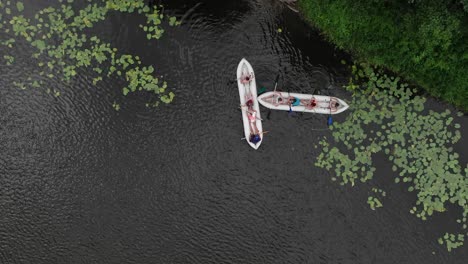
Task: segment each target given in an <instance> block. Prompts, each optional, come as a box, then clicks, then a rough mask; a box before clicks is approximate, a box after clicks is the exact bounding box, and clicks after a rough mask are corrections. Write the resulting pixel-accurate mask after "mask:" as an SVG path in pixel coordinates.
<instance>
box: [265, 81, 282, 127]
mask: <svg viewBox="0 0 468 264" xmlns="http://www.w3.org/2000/svg"><path fill="white" fill-rule="evenodd" d="M278 80H279V73H278V74H276V78H275V89H273V96H274V95H275V94H274V93H275V92H276V87H277V86H278ZM273 98H274V97H273ZM270 115H271V109H270V108H268V113H267V119H268V120H270Z"/></svg>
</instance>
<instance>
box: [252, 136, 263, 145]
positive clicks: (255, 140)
mask: <svg viewBox="0 0 468 264" xmlns="http://www.w3.org/2000/svg"><path fill="white" fill-rule="evenodd" d="M260 140H262V139H261V138H260V135H252V136H251V137H250V142H252V143H254V144H257V143H258V142H260Z"/></svg>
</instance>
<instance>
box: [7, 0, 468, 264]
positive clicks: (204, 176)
mask: <svg viewBox="0 0 468 264" xmlns="http://www.w3.org/2000/svg"><path fill="white" fill-rule="evenodd" d="M28 4H29V5H35V6H36V7H37V6H41V5H42V4H41V3H37V2H34V3H33V2H31V3H28ZM165 4H166V7H165V11H166V12H168V13H169V14H172V15H176V16H177V17H179V18H183V20H182V22H183V23H182V25H181V26H180V27H176V28H170V27H168V28H167V32H166V33H165V35H164V37H163V38H162V39H161V40H159V41H147V40H146V39H145V35H144V33H143V32H141V31H140V30H138V24H139V23H141V21H142V18H141V17H139V16H138V15H123V14H119V13H113V14H111V15H110V17H109V18H108V19H107V20H106V21H105V22H103V23H101V24H100V25H98V26H97V27H96V28H95V29H94V30H93V31H92V32H89V34H99V35H100V36H101V37H102V38H103V39H105V40H107V41H109V42H111V43H112V45H113V46H115V47H118V49H119V50H120V51H122V52H127V53H131V54H136V55H139V56H140V57H141V58H142V61H143V63H145V64H154V66H155V68H156V71H157V74H160V75H162V76H163V77H164V79H165V80H166V81H167V82H168V84H169V86H170V88H171V89H173V91H174V92H175V93H176V100H175V101H174V102H173V103H172V104H170V105H167V106H161V107H159V108H157V109H147V108H145V107H144V103H145V102H146V100H147V99H148V98H147V95H145V94H140V95H132V96H129V97H128V98H125V100H124V99H123V97H122V96H121V88H122V80H114V79H107V80H105V81H104V82H103V83H101V84H99V85H98V87H93V85H92V82H91V80H89V79H88V78H87V77H86V76H87V74H88V73H87V72H86V71H83V72H80V74H79V77H78V78H77V79H76V80H75V81H74V82H73V84H72V85H70V87H68V88H67V89H66V90H65V91H64V92H63V93H62V94H63V95H62V96H60V97H59V98H54V97H53V96H51V95H48V94H43V93H40V92H38V91H20V90H17V89H15V88H13V87H10V85H9V84H10V83H11V82H12V81H13V80H14V78H15V73H16V74H17V72H20V69H21V68H22V67H25V65H34V64H32V63H31V62H30V61H28V59H27V58H23V59H18V61H19V62H18V63H19V64H18V65H16V66H13V67H17V68H15V71H3V68H2V71H1V77H2V78H1V79H0V84H1V87H2V89H1V90H0V109H1V113H2V114H1V115H0V124H1V128H0V139H1V140H0V143H1V149H2V153H1V154H0V185H1V188H2V191H1V192H0V208H1V210H2V217H0V223H1V224H0V234H1V237H2V239H0V248H1V252H2V254H0V262H1V263H379V264H381V263H412V264H416V263H424V264H427V263H454V264H455V263H464V261H465V260H466V259H467V253H466V250H465V251H464V248H462V249H461V250H459V251H455V252H454V253H451V254H448V253H447V252H445V250H444V249H443V248H442V247H440V246H438V245H437V244H436V242H435V241H436V240H435V237H436V236H437V234H434V231H432V230H431V229H432V228H433V227H434V224H431V223H428V224H425V223H422V222H421V221H420V220H418V219H417V218H415V217H413V216H412V215H410V214H409V213H408V210H409V209H408V206H410V204H411V202H412V199H413V198H412V195H413V194H407V193H406V192H404V191H402V190H401V189H400V187H399V186H396V187H395V186H394V185H392V187H389V189H390V190H389V193H393V195H389V197H388V199H387V200H388V202H387V201H385V207H384V208H383V209H381V210H378V211H372V210H370V209H369V208H368V206H367V205H366V201H367V195H368V192H369V190H370V187H371V186H366V185H360V186H356V187H355V188H351V189H350V188H342V187H340V186H337V185H336V184H334V183H332V182H331V181H330V177H329V175H328V173H327V172H326V171H323V170H319V169H317V168H315V167H314V166H313V163H314V160H315V157H316V156H317V155H318V153H319V150H317V149H315V148H314V144H315V143H316V142H317V139H318V138H319V137H320V136H322V135H328V132H327V131H313V130H312V129H315V128H326V117H324V116H319V115H309V116H307V115H303V116H301V115H298V116H297V117H296V118H290V117H288V115H287V113H286V112H271V113H270V116H269V120H265V122H264V128H265V129H266V130H269V131H271V132H270V133H269V134H268V135H267V136H266V137H265V140H264V142H263V144H262V146H261V147H260V149H259V150H258V151H254V150H252V149H251V148H250V147H249V146H248V145H247V144H246V143H245V142H243V141H241V140H240V138H241V137H242V136H243V133H242V123H241V115H240V113H239V111H238V110H237V108H238V104H239V98H238V90H237V87H236V83H235V82H234V80H235V78H236V76H235V71H236V67H237V64H238V62H239V61H240V59H241V58H242V57H245V58H247V59H248V60H249V62H250V63H251V64H252V65H253V67H254V69H255V73H256V77H257V83H258V86H259V87H265V88H266V89H267V90H272V89H273V87H274V83H273V82H274V78H275V76H276V75H277V74H280V76H281V78H280V84H279V86H278V89H279V90H286V89H290V90H291V91H299V92H304V93H311V92H313V91H321V92H322V93H326V94H331V95H336V96H338V97H341V98H344V99H349V95H348V94H347V93H345V92H344V91H343V90H341V89H338V87H340V86H341V84H342V80H344V79H345V78H346V77H347V73H346V70H345V68H344V67H343V66H342V65H341V64H340V60H341V59H343V58H347V55H346V54H342V53H340V52H339V51H337V50H336V49H335V48H334V47H333V46H332V45H330V44H328V43H326V42H325V41H323V39H322V38H321V37H320V35H319V34H318V33H317V32H314V31H312V30H311V29H309V28H308V27H307V26H306V25H305V23H304V22H303V21H301V20H300V19H299V18H298V17H297V16H296V15H295V14H293V13H292V12H291V11H290V10H289V9H287V8H284V6H282V5H280V4H278V3H276V2H273V1H267V0H261V1H227V2H226V1H201V2H200V1H182V0H177V1H168V3H165ZM280 28H281V29H282V32H279V30H278V29H280ZM30 67H32V66H30ZM49 85H51V86H54V85H56V86H58V85H61V84H59V82H51V83H49ZM114 100H118V101H119V100H120V101H119V102H121V105H122V109H121V110H120V111H118V112H117V111H114V110H113V109H112V107H111V105H112V102H113V101H114ZM266 114H267V110H265V109H262V115H264V116H266ZM345 115H346V114H343V115H338V116H336V118H335V119H336V120H340V119H341V120H342V119H344V117H345ZM465 119H466V118H465ZM465 123H466V122H465ZM464 126H465V127H466V124H464ZM381 164H382V165H381V166H382V168H385V166H388V164H386V163H385V162H382V163H381ZM379 169H380V168H379ZM401 205H403V206H401ZM444 219H446V218H444ZM447 221H448V220H447ZM450 221H451V220H450ZM433 253H434V254H433Z"/></svg>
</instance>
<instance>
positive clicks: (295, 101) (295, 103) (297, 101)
mask: <svg viewBox="0 0 468 264" xmlns="http://www.w3.org/2000/svg"><path fill="white" fill-rule="evenodd" d="M289 103H290V104H291V106H299V105H301V100H300V99H299V98H297V97H292V96H291V97H290V98H289Z"/></svg>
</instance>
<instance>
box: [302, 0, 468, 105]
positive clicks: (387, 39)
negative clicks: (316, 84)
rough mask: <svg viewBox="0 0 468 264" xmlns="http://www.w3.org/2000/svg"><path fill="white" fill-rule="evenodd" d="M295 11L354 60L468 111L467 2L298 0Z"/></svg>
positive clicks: (453, 0)
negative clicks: (418, 86) (420, 87)
mask: <svg viewBox="0 0 468 264" xmlns="http://www.w3.org/2000/svg"><path fill="white" fill-rule="evenodd" d="M298 7H299V9H300V10H301V12H302V14H303V15H304V16H305V17H306V19H307V20H308V21H309V22H311V23H312V24H313V25H315V26H316V27H317V28H319V29H320V30H321V31H322V32H323V33H324V35H325V36H326V37H327V38H328V39H329V40H331V41H332V42H333V43H335V44H336V45H337V46H338V47H340V48H342V49H344V50H347V51H349V52H351V53H352V54H353V55H354V56H355V59H357V61H364V62H369V63H371V64H373V65H376V66H380V67H384V68H386V69H389V70H391V71H393V72H396V73H398V74H399V75H401V76H402V77H404V78H405V79H406V80H408V81H410V82H412V83H413V82H414V83H417V84H418V85H420V86H422V87H423V88H424V89H425V90H426V91H427V92H429V94H431V95H433V96H436V97H439V98H442V99H443V100H445V101H447V102H449V103H452V104H454V105H455V106H457V107H459V108H460V109H463V110H464V111H468V74H466V73H467V72H468V0H451V1H449V0H427V1H422V0H401V1H399V0H385V1H380V0H358V1H356V0H333V1H330V0H299V1H298Z"/></svg>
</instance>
